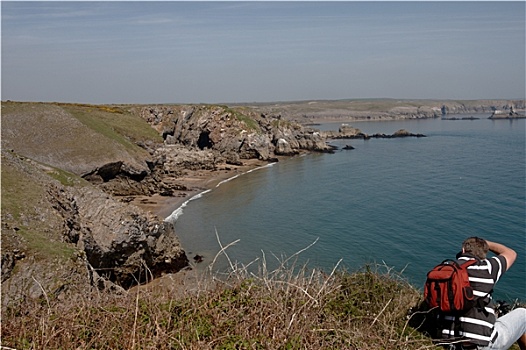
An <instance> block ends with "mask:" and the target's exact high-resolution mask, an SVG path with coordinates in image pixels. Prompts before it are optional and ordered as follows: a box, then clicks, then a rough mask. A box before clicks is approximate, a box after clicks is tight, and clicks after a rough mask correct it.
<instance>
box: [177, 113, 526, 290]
mask: <svg viewBox="0 0 526 350" xmlns="http://www.w3.org/2000/svg"><path fill="white" fill-rule="evenodd" d="M477 117H480V118H481V119H479V120H440V119H434V120H411V121H389V122H387V121H386V122H349V124H351V125H352V126H354V127H357V128H360V129H361V130H362V131H364V132H366V133H369V134H373V133H377V132H382V133H386V134H392V133H393V132H395V131H397V130H399V129H402V128H403V129H407V130H409V131H410V132H413V133H423V134H425V135H427V137H425V138H403V139H371V140H367V141H364V140H335V141H332V142H331V143H332V144H334V145H336V146H339V147H340V148H341V147H343V146H345V145H348V144H350V145H352V146H353V147H355V149H354V150H339V151H337V152H336V153H335V154H310V155H306V156H301V157H295V158H292V159H289V160H286V161H282V162H279V163H276V164H274V165H273V166H269V167H265V168H261V169H258V170H256V171H252V172H250V173H248V174H244V175H242V176H239V177H237V178H235V179H232V180H231V181H228V182H225V183H223V184H221V185H220V186H218V187H217V188H215V189H213V190H212V191H210V192H207V193H204V194H202V195H200V196H198V198H195V199H194V200H191V201H189V202H188V203H187V205H186V206H185V207H184V208H183V210H182V215H180V216H178V218H177V219H176V224H175V226H176V231H177V233H178V235H179V237H180V240H181V242H182V244H183V247H185V249H186V251H187V253H188V255H189V258H192V257H193V255H194V254H201V255H204V256H205V261H204V262H203V263H202V264H200V265H201V266H206V265H208V264H209V263H210V262H211V261H212V259H213V258H214V256H215V255H216V253H217V252H218V251H219V249H220V248H219V244H218V242H217V238H216V232H217V234H218V235H219V238H220V240H221V242H222V243H223V245H226V244H228V243H230V242H233V241H235V240H238V239H239V240H240V241H239V242H238V243H237V244H236V245H234V246H232V247H230V248H229V249H228V255H229V257H230V259H232V260H234V261H238V262H239V263H241V264H245V265H246V264H248V263H250V262H251V261H253V260H254V259H256V258H262V256H263V254H264V255H265V259H266V262H267V265H269V266H270V267H272V264H277V261H278V259H282V257H290V256H292V255H293V254H294V253H296V252H298V251H300V250H301V249H303V248H305V247H307V246H309V245H310V244H311V243H313V242H315V241H316V243H315V244H314V245H313V246H312V247H310V248H309V249H308V250H306V251H304V252H302V253H301V254H300V255H299V261H298V263H301V264H303V263H305V262H308V266H309V267H313V268H314V267H315V268H322V269H325V270H327V271H328V272H330V271H331V270H332V268H333V267H334V266H335V265H336V264H337V263H338V261H339V260H340V259H343V260H342V262H341V263H340V265H339V266H341V267H345V268H347V269H348V270H350V271H353V270H357V269H360V268H362V267H363V266H365V265H366V264H375V263H379V264H382V265H384V264H385V265H386V266H388V267H389V268H393V271H397V272H400V271H403V276H404V277H405V278H407V279H408V280H409V281H410V282H411V283H413V284H414V285H415V286H418V287H421V285H422V284H423V283H424V280H425V275H426V272H427V271H428V270H429V269H431V268H432V267H433V266H434V265H436V264H437V263H439V262H440V261H442V260H443V259H446V258H451V257H454V256H455V254H456V253H457V252H458V251H459V247H460V244H461V243H462V241H463V239H464V238H466V237H468V236H474V235H476V236H480V237H483V238H487V239H490V240H494V241H498V242H501V243H503V244H506V245H508V246H509V247H511V248H513V249H515V250H516V251H517V252H518V254H519V258H518V260H517V262H516V263H515V265H514V266H513V267H512V269H511V270H510V271H508V273H507V274H506V275H505V276H504V277H503V278H502V279H501V282H500V283H499V285H498V287H497V288H496V289H497V290H496V294H495V296H496V297H497V298H504V299H515V298H521V299H526V282H525V278H526V208H525V196H526V183H525V181H526V180H525V178H526V176H525V172H526V170H525V169H526V168H525V158H526V157H525V131H526V130H525V120H524V119H522V120H495V121H493V120H489V119H487V117H488V115H480V116H477ZM340 125H341V123H335V124H323V125H320V126H318V127H317V128H319V129H321V130H337V129H338V127H339V126H340ZM179 212H181V210H179ZM214 266H217V267H218V268H219V269H221V268H225V267H226V266H227V262H226V259H224V258H222V259H219V260H218V262H217V263H216V265H214Z"/></svg>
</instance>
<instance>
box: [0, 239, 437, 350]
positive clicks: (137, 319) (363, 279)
mask: <svg viewBox="0 0 526 350" xmlns="http://www.w3.org/2000/svg"><path fill="white" fill-rule="evenodd" d="M227 247H228V246H227ZM225 250H226V248H225V247H222V250H221V252H220V254H225V255H226V253H225ZM227 258H228V256H227ZM229 261H230V260H229ZM278 265H279V267H278V268H275V269H273V270H269V269H267V263H266V257H265V255H264V254H263V255H262V257H261V258H259V259H258V260H257V262H253V263H252V264H249V265H247V266H244V265H239V264H237V263H233V262H232V261H230V269H229V270H228V271H227V273H226V274H225V275H219V274H218V273H212V272H211V271H213V263H212V265H211V266H210V269H209V270H207V271H206V272H203V273H201V274H199V275H196V276H197V277H196V280H195V286H196V288H195V289H194V290H193V291H191V292H185V293H184V295H182V296H178V295H176V294H174V293H170V292H168V291H167V290H162V289H158V290H155V291H150V292H148V291H146V290H145V289H141V288H137V289H134V290H133V291H129V292H127V293H125V294H122V295H115V294H106V293H95V294H91V295H89V296H88V295H85V296H79V297H78V298H75V299H69V300H63V301H60V302H59V301H57V302H55V303H49V301H48V300H46V301H40V302H39V301H35V300H33V301H30V300H28V302H27V303H26V304H25V305H24V306H23V307H22V308H18V309H7V310H6V311H5V312H4V315H3V318H2V333H3V334H2V335H3V337H2V338H3V339H2V345H4V346H7V347H12V348H17V349H427V348H433V347H434V346H433V345H432V343H431V342H430V340H429V339H425V338H423V337H422V336H421V335H420V333H417V332H415V331H413V330H412V329H411V328H410V327H409V326H408V324H407V319H406V314H407V310H408V308H409V307H410V306H413V305H415V304H416V303H417V301H418V299H419V298H420V293H419V292H418V291H417V290H415V289H414V288H413V287H412V286H410V285H409V284H408V283H407V282H405V281H404V280H403V279H402V278H401V277H400V276H399V275H397V274H396V273H393V272H392V271H391V270H390V269H389V268H387V267H386V266H368V267H364V268H363V269H362V270H360V271H358V272H354V273H348V272H346V271H341V270H339V269H338V266H336V267H335V268H334V269H333V271H331V272H330V273H326V272H322V271H319V270H316V269H309V268H308V267H307V266H306V265H303V266H297V265H296V263H295V259H294V256H293V257H291V258H288V259H282V260H281V261H280V263H279V264H278Z"/></svg>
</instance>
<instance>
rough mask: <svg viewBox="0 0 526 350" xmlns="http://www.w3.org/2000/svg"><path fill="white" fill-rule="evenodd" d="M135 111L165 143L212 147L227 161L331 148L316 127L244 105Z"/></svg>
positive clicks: (265, 157) (271, 158) (150, 108)
mask: <svg viewBox="0 0 526 350" xmlns="http://www.w3.org/2000/svg"><path fill="white" fill-rule="evenodd" d="M136 113H139V114H140V116H141V117H142V118H143V119H145V120H146V121H147V122H148V123H150V125H152V127H153V128H155V129H156V130H158V132H159V133H160V134H162V135H163V138H164V140H165V143H166V144H168V145H170V144H180V145H184V146H186V147H189V148H191V149H199V150H212V151H215V152H216V153H217V157H223V158H224V159H226V160H227V161H228V160H229V159H234V160H235V159H253V158H257V159H260V160H273V159H274V158H275V156H276V155H292V154H297V153H299V152H300V151H301V150H308V151H317V152H329V151H331V148H330V147H329V146H328V145H327V144H326V142H325V139H324V138H323V137H322V136H321V135H320V134H319V133H317V132H316V131H315V130H312V129H304V128H303V127H302V126H301V125H300V124H297V123H294V122H290V121H285V120H282V119H281V117H280V116H268V115H264V114H257V113H254V112H253V111H252V110H250V109H246V108H239V109H232V108H228V107H224V106H194V105H192V106H152V107H143V108H141V109H139V110H138V111H136Z"/></svg>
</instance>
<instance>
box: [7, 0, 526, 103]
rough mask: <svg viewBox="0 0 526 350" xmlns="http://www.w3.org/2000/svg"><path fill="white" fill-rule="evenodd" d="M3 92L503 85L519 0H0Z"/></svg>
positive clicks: (59, 94)
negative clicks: (458, 0) (242, 0)
mask: <svg viewBox="0 0 526 350" xmlns="http://www.w3.org/2000/svg"><path fill="white" fill-rule="evenodd" d="M1 10H2V13H1V17H2V67H1V68H2V71H1V74H2V90H1V94H2V100H7V99H10V100H17V101H61V102H82V103H220V102H225V103H228V102H271V101H291V100H313V99H347V98H379V97H388V98H400V99H403V98H407V99H413V98H415V99H424V98H432V99H501V98H503V99H512V98H524V96H525V94H526V92H525V75H526V72H525V2H524V1H515V2H501V1H497V2H486V1H470V2H454V1H453V2H416V1H410V2H375V1H367V2H353V1H351V2H347V1H338V2H295V1H294V2H280V1H269V2H239V1H232V2H216V1H214V2H177V1H164V2H120V1H117V2H105V1H101V2H75V1H73V2H20V1H13V2H9V1H2V4H1Z"/></svg>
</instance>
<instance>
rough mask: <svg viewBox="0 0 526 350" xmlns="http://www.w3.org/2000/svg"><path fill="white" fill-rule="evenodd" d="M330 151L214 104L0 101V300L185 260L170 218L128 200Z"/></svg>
mask: <svg viewBox="0 0 526 350" xmlns="http://www.w3.org/2000/svg"><path fill="white" fill-rule="evenodd" d="M302 150H311V151H321V152H325V151H330V147H329V146H327V145H326V143H325V139H324V138H322V137H321V136H320V135H319V133H317V132H316V131H314V130H310V129H305V128H303V127H302V126H300V125H298V124H296V123H291V122H287V121H285V120H281V119H280V118H278V117H267V116H264V115H260V114H257V113H255V112H253V111H251V110H248V109H241V110H239V109H230V108H228V107H224V106H121V107H117V106H92V105H78V104H57V103H18V102H6V103H3V104H2V305H3V306H4V307H5V306H6V305H10V304H12V303H16V302H22V301H23V300H24V299H25V298H27V297H31V298H40V297H53V298H64V297H66V296H67V295H70V294H74V293H85V292H88V291H89V290H97V289H107V290H114V291H119V290H122V289H127V288H129V287H131V286H133V285H136V284H140V283H144V282H147V281H149V280H151V279H153V278H156V277H159V276H161V275H162V274H165V273H174V272H177V271H179V270H181V269H183V268H185V267H186V266H188V258H187V256H186V254H185V252H184V250H183V247H181V245H180V243H179V240H178V238H177V236H176V233H175V231H174V227H173V225H172V224H171V223H168V222H164V221H163V220H162V219H161V218H159V217H157V216H155V215H153V214H151V213H150V212H146V211H143V210H142V209H140V208H138V207H136V206H135V205H132V204H131V203H130V202H131V200H130V197H133V196H137V195H145V196H151V195H154V194H156V195H162V196H173V195H175V193H176V192H177V191H179V190H184V189H185V188H184V185H181V184H180V183H179V182H178V178H179V177H180V176H181V175H182V174H184V172H185V171H188V170H196V171H202V170H215V169H219V168H221V167H225V166H228V165H229V164H231V165H235V164H242V163H243V162H244V161H245V160H248V159H259V160H263V161H275V160H276V159H275V158H276V157H277V156H278V155H293V154H297V153H299V152H300V151H302Z"/></svg>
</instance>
